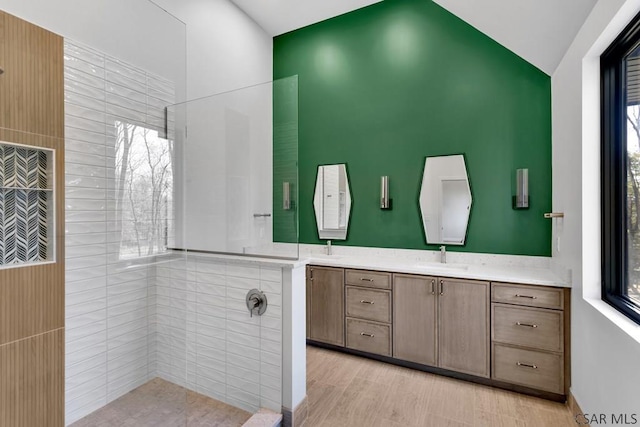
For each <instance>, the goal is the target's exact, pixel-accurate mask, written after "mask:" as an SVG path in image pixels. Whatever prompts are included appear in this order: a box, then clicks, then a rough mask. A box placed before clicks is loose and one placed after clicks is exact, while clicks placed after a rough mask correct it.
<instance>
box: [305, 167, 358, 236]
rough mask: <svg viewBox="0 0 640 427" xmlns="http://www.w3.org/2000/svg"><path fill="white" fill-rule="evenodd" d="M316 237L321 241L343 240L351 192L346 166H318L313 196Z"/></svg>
mask: <svg viewBox="0 0 640 427" xmlns="http://www.w3.org/2000/svg"><path fill="white" fill-rule="evenodd" d="M313 208H314V211H315V214H316V224H317V226H318V236H319V237H320V238H321V239H329V240H345V239H346V238H347V230H348V229H349V216H350V214H351V192H350V190H349V178H348V177H347V165H345V164H337V165H321V166H318V176H317V177H316V189H315V194H314V196H313Z"/></svg>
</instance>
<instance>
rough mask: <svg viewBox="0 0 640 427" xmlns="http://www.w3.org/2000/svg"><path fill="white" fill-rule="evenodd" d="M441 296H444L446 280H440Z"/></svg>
mask: <svg viewBox="0 0 640 427" xmlns="http://www.w3.org/2000/svg"><path fill="white" fill-rule="evenodd" d="M440 295H444V280H440Z"/></svg>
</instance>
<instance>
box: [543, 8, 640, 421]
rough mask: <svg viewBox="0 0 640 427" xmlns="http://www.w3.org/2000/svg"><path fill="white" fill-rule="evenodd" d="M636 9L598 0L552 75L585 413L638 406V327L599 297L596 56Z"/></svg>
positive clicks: (577, 373)
mask: <svg viewBox="0 0 640 427" xmlns="http://www.w3.org/2000/svg"><path fill="white" fill-rule="evenodd" d="M638 10H640V1H638V0H627V1H623V0H599V1H598V3H597V4H596V5H595V7H594V9H593V11H592V12H591V14H590V16H589V17H588V18H587V20H586V22H585V24H584V25H583V27H582V28H581V30H580V32H579V33H578V35H577V36H576V39H575V40H574V42H573V43H572V45H571V47H570V48H569V50H568V51H567V53H566V55H565V57H564V58H563V60H562V62H561V63H560V65H559V66H558V68H557V70H556V71H555V73H554V74H553V76H552V79H551V85H552V124H553V210H554V211H555V212H564V213H565V218H564V220H558V223H557V224H556V225H555V227H554V249H553V252H554V253H553V255H554V261H556V262H558V263H559V264H561V265H562V266H564V267H566V268H569V269H571V271H572V276H573V279H572V280H573V290H572V298H571V299H572V301H571V302H572V307H571V309H572V315H571V321H572V337H571V343H572V387H571V390H572V393H573V395H574V396H575V397H576V400H577V401H578V403H579V405H580V406H581V408H582V409H583V410H584V411H585V412H588V413H608V414H610V413H612V412H615V413H625V412H626V413H634V412H635V413H637V412H638V410H639V408H640V407H639V406H638V384H640V369H638V361H640V328H639V327H638V326H637V325H634V324H632V322H630V321H629V320H627V319H626V318H624V317H623V316H621V315H619V314H618V313H617V312H615V311H614V310H613V309H611V308H610V307H609V306H607V305H606V304H604V303H602V301H601V300H600V214H599V212H600V199H599V190H600V187H599V186H600V177H599V170H600V164H599V162H600V159H599V144H600V140H599V135H600V130H599V102H600V101H599V84H600V83H599V75H598V73H599V55H600V54H601V53H602V51H603V50H604V49H605V48H606V47H607V46H608V45H609V44H610V43H611V41H612V40H613V39H614V38H615V36H616V35H617V34H618V33H619V32H620V31H621V30H622V29H623V28H624V26H625V25H626V23H628V22H629V21H630V20H631V19H632V18H633V16H634V15H635V14H636V13H637V12H638ZM579 158H582V163H580V162H578V161H576V159H579ZM558 239H559V251H558Z"/></svg>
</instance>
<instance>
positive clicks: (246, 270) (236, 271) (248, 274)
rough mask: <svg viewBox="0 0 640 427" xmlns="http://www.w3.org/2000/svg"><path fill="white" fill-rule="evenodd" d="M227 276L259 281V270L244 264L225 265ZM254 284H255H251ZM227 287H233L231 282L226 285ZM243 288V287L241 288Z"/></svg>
mask: <svg viewBox="0 0 640 427" xmlns="http://www.w3.org/2000/svg"><path fill="white" fill-rule="evenodd" d="M227 276H231V277H242V278H247V279H254V280H260V268H259V267H254V266H251V265H246V264H244V265H243V264H235V263H228V264H227ZM252 283H255V282H252ZM228 284H229V286H234V285H233V284H232V282H230V283H228ZM241 287H243V286H241Z"/></svg>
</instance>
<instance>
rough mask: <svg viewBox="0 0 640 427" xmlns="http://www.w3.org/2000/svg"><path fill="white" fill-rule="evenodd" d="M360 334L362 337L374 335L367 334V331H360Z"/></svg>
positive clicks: (372, 336)
mask: <svg viewBox="0 0 640 427" xmlns="http://www.w3.org/2000/svg"><path fill="white" fill-rule="evenodd" d="M360 335H362V336H363V337H369V338H374V337H375V335H373V334H368V333H366V332H360Z"/></svg>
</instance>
